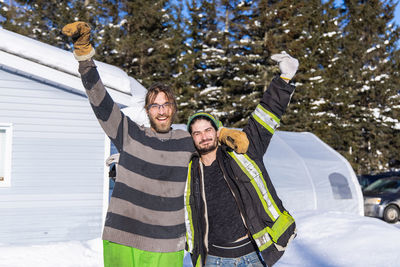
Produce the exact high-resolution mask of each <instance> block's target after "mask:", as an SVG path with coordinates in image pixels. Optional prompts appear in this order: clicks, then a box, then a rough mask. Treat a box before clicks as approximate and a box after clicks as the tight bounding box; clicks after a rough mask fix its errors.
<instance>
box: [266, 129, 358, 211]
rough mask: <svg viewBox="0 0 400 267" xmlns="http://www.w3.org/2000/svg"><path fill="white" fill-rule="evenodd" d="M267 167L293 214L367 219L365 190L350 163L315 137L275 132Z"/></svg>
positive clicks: (267, 155) (284, 201) (305, 134)
mask: <svg viewBox="0 0 400 267" xmlns="http://www.w3.org/2000/svg"><path fill="white" fill-rule="evenodd" d="M264 163H265V165H266V167H267V170H268V173H269V175H270V176H271V180H272V182H273V184H274V186H275V187H276V190H277V193H278V195H279V196H280V197H281V199H282V201H283V203H284V206H285V207H286V208H287V209H288V210H289V212H293V213H296V212H298V211H311V210H315V211H338V212H348V213H354V214H358V215H361V216H364V204H363V195H362V192H361V187H360V185H359V183H358V180H357V177H356V174H355V173H354V170H353V169H352V167H351V165H350V163H349V162H348V161H347V160H346V159H345V158H344V157H343V156H342V155H340V154H339V153H338V152H337V151H335V150H334V149H333V148H331V147H330V146H328V145H327V144H326V143H324V142H323V141H322V140H321V139H319V138H318V137H317V136H315V135H314V134H312V133H309V132H301V133H297V132H285V131H277V132H275V135H274V136H273V138H272V140H271V144H270V146H269V148H268V150H267V153H266V154H265V156H264Z"/></svg>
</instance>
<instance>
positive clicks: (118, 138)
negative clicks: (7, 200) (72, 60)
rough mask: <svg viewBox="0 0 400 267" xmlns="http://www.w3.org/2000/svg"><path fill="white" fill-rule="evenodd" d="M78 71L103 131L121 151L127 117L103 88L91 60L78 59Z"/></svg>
mask: <svg viewBox="0 0 400 267" xmlns="http://www.w3.org/2000/svg"><path fill="white" fill-rule="evenodd" d="M79 73H80V74H81V79H82V83H83V86H84V87H85V89H86V94H87V96H88V98H89V102H90V105H91V106H92V109H93V111H94V114H95V115H96V117H97V119H98V120H99V122H100V125H101V127H102V128H103V130H104V132H105V133H106V134H107V136H108V137H109V138H110V139H111V141H112V142H113V143H114V145H115V147H116V148H117V149H118V151H119V152H121V150H122V146H123V132H124V128H125V127H127V124H128V119H127V117H126V116H125V115H124V114H123V113H122V112H121V110H120V108H119V107H118V105H117V104H116V103H115V102H114V101H113V99H112V98H111V96H110V95H109V93H108V92H107V90H106V89H105V87H104V85H103V83H102V81H101V79H100V76H99V73H98V71H97V67H96V65H95V63H94V62H93V60H91V59H90V60H86V61H79Z"/></svg>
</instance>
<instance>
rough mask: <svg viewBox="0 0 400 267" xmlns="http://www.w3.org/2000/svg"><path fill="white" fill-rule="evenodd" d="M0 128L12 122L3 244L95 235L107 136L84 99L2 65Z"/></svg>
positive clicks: (2, 205) (0, 195) (0, 191)
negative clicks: (0, 124)
mask: <svg viewBox="0 0 400 267" xmlns="http://www.w3.org/2000/svg"><path fill="white" fill-rule="evenodd" d="M0 123H12V125H13V137H12V161H11V186H10V187H5V188H1V187H0V214H1V220H0V244H34V243H45V242H49V241H65V240H88V239H93V238H98V237H100V235H101V229H102V216H103V215H102V214H103V195H104V194H103V192H104V190H103V189H104V188H103V182H104V155H105V145H104V144H105V135H104V133H103V131H102V129H101V127H100V125H99V123H98V122H97V119H96V118H95V116H94V114H93V112H92V110H91V107H90V105H89V103H88V100H87V99H86V97H84V96H82V95H77V94H74V93H72V92H69V91H66V90H63V89H61V88H56V87H52V86H49V85H46V84H44V83H41V82H38V81H35V80H32V79H29V78H27V77H24V76H20V75H18V74H15V73H11V72H8V71H5V70H3V69H1V68H0Z"/></svg>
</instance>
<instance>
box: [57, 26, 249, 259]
mask: <svg viewBox="0 0 400 267" xmlns="http://www.w3.org/2000/svg"><path fill="white" fill-rule="evenodd" d="M62 32H63V33H64V34H65V35H67V36H69V37H72V38H73V41H74V56H75V58H76V59H77V60H78V61H79V73H80V74H81V79H82V82H83V85H84V87H85V89H86V93H87V95H88V98H89V101H90V104H91V106H92V108H93V111H94V113H95V115H96V117H97V119H98V120H99V122H100V124H101V126H102V128H103V130H104V131H105V133H106V134H107V135H108V136H109V137H110V139H111V141H112V142H113V144H114V145H115V147H116V148H117V150H118V152H119V153H120V156H119V161H118V164H117V169H116V174H117V175H116V180H115V187H114V190H113V193H112V196H111V200H110V203H109V207H108V211H107V217H106V220H105V226H104V231H103V240H104V241H103V242H104V243H103V247H104V250H103V252H104V266H106V267H109V266H118V267H131V266H140V267H141V266H151V267H153V266H182V264H183V255H184V252H183V249H184V246H185V225H184V207H183V203H184V201H183V193H184V187H185V182H186V176H187V164H188V162H189V158H190V155H191V154H192V152H194V151H195V148H194V146H193V143H192V141H191V138H190V135H189V133H188V132H186V131H184V130H172V128H171V124H172V122H173V119H174V115H175V113H176V111H177V105H176V100H175V97H174V94H173V91H172V90H171V88H169V87H168V86H165V85H162V84H155V85H153V86H151V87H150V88H149V90H148V92H147V95H146V100H145V109H146V111H147V115H148V117H149V119H150V125H151V127H149V128H148V127H144V126H139V125H137V124H136V123H135V122H133V121H132V120H131V119H129V117H127V116H125V115H124V114H123V113H122V112H121V110H120V108H119V107H118V105H117V104H115V103H114V101H113V100H112V98H111V97H110V95H109V94H108V93H107V91H106V89H105V87H104V85H103V83H102V82H101V79H100V76H99V73H98V72H97V69H96V65H95V63H94V61H93V60H92V57H93V55H94V53H95V52H94V49H93V47H92V46H91V44H90V42H89V41H90V27H89V25H88V24H87V23H85V22H74V23H71V24H68V25H66V26H65V27H64V28H63V30H62ZM227 132H228V134H230V133H233V134H232V136H231V138H229V140H231V142H230V144H231V145H232V146H233V147H234V148H235V149H236V150H237V151H239V152H240V151H242V152H243V151H246V149H247V145H248V143H246V141H247V138H246V137H245V135H244V136H243V135H241V133H239V134H238V136H236V135H235V133H238V132H237V131H234V130H232V131H231V130H228V129H227ZM240 136H241V137H242V138H243V142H240V143H235V141H237V140H238V139H240Z"/></svg>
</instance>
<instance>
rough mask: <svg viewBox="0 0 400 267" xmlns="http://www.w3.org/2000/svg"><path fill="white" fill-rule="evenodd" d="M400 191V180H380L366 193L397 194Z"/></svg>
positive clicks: (370, 186) (367, 189) (366, 189)
mask: <svg viewBox="0 0 400 267" xmlns="http://www.w3.org/2000/svg"><path fill="white" fill-rule="evenodd" d="M399 189H400V180H392V179H380V180H378V181H375V182H374V183H372V184H370V185H369V186H368V187H367V188H365V191H378V192H387V193H396V192H397V191H399Z"/></svg>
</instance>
